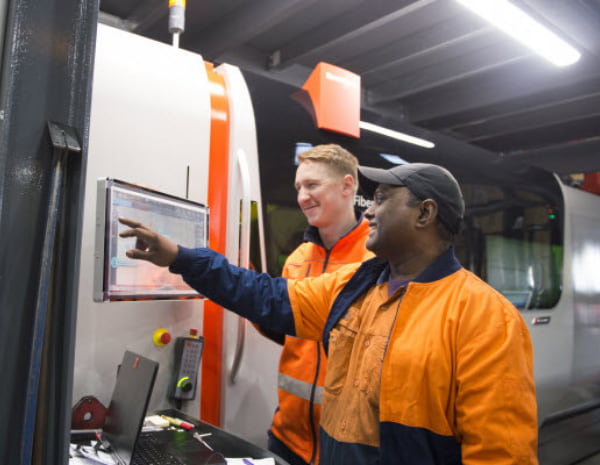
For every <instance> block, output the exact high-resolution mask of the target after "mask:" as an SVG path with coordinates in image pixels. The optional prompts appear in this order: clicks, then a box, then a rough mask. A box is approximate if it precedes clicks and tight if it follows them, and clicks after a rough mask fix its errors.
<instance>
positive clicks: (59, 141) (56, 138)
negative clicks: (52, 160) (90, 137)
mask: <svg viewBox="0 0 600 465" xmlns="http://www.w3.org/2000/svg"><path fill="white" fill-rule="evenodd" d="M48 132H49V133H50V140H51V142H52V145H53V146H54V153H62V154H65V155H66V154H67V153H81V145H80V144H79V139H78V138H77V134H76V132H75V129H73V128H72V127H70V126H66V125H64V124H60V123H54V122H52V121H48Z"/></svg>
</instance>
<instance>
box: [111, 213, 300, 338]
mask: <svg viewBox="0 0 600 465" xmlns="http://www.w3.org/2000/svg"><path fill="white" fill-rule="evenodd" d="M119 222H121V223H122V224H124V225H126V226H129V227H130V229H128V230H126V231H123V232H121V233H120V234H119V235H120V236H121V237H135V238H136V243H135V248H133V249H129V250H127V252H126V253H127V256H128V257H129V258H133V259H139V260H146V261H149V262H151V263H153V264H155V265H158V266H169V270H170V271H171V272H173V273H177V274H181V275H182V277H183V279H184V281H185V282H186V283H188V284H189V285H190V286H191V287H192V288H194V289H195V290H197V291H198V292H200V293H201V294H202V295H204V296H205V297H208V298H209V299H211V300H213V301H214V302H216V303H218V304H219V305H222V306H223V307H225V308H227V309H229V310H231V311H233V312H235V313H237V314H238V315H241V316H243V317H245V318H248V319H249V320H251V321H253V322H255V323H258V324H260V325H262V326H264V327H266V328H268V329H271V330H274V331H278V332H283V333H285V334H290V335H295V326H294V317H293V315H292V308H291V305H290V300H289V295H288V291H287V280H286V279H284V278H273V277H271V276H269V275H268V274H266V273H262V274H259V273H257V272H256V271H253V270H248V269H245V268H240V267H237V266H233V265H231V264H230V263H229V262H228V261H227V259H226V258H225V257H224V256H222V255H221V254H218V253H217V252H214V251H212V250H210V249H205V248H202V249H187V248H185V247H181V246H178V245H177V244H175V243H174V242H172V241H170V240H169V239H167V238H166V237H165V236H163V235H161V234H159V233H157V232H156V231H153V230H151V229H150V228H148V227H146V226H144V225H143V224H141V223H139V222H137V221H134V220H130V219H127V218H119Z"/></svg>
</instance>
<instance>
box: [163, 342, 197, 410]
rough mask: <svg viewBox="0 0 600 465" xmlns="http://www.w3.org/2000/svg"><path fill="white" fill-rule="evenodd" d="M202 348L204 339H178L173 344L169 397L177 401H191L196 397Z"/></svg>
mask: <svg viewBox="0 0 600 465" xmlns="http://www.w3.org/2000/svg"><path fill="white" fill-rule="evenodd" d="M203 348H204V338H203V337H202V336H197V337H178V338H177V340H176V342H175V374H174V378H173V383H172V388H171V397H172V398H173V399H177V400H191V399H193V398H194V397H195V395H196V385H197V384H198V372H199V370H200V359H201V358H202V349H203Z"/></svg>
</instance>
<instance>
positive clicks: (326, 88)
mask: <svg viewBox="0 0 600 465" xmlns="http://www.w3.org/2000/svg"><path fill="white" fill-rule="evenodd" d="M302 89H303V90H304V91H306V92H307V93H308V96H309V97H310V102H311V104H312V110H313V114H314V117H315V122H316V125H317V127H318V128H319V129H327V130H329V131H335V132H340V133H342V134H346V135H348V136H352V137H359V136H360V129H359V127H358V122H359V121H360V76H359V75H358V74H355V73H353V72H351V71H348V70H346V69H343V68H339V67H338V66H333V65H330V64H329V63H324V62H321V63H319V64H318V65H317V66H316V67H315V69H314V70H313V72H312V73H311V75H310V76H309V77H308V79H307V80H306V82H305V83H304V85H303V86H302ZM302 103H304V104H306V102H302Z"/></svg>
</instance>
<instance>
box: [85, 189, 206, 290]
mask: <svg viewBox="0 0 600 465" xmlns="http://www.w3.org/2000/svg"><path fill="white" fill-rule="evenodd" d="M208 216H209V212H208V207H207V206H205V205H202V204H200V203H196V202H192V201H190V200H186V199H182V198H179V197H175V196H172V195H169V194H165V193H162V192H158V191H156V190H153V189H149V188H146V187H142V186H138V185H135V184H130V183H127V182H123V181H118V180H116V179H110V178H109V179H99V180H98V206H97V222H96V224H97V230H96V257H95V262H96V263H95V276H94V300H96V301H100V302H101V301H116V300H151V299H181V298H199V297H201V296H200V295H199V294H198V293H197V292H196V291H194V290H193V289H191V288H190V287H189V286H188V285H187V284H186V283H185V282H184V281H183V279H182V278H181V276H180V275H176V274H172V273H170V272H169V269H168V268H165V267H159V266H156V265H153V264H152V263H149V262H146V261H144V260H131V259H129V258H127V256H126V255H125V252H126V250H128V249H132V248H134V246H135V240H136V239H135V238H121V237H119V233H120V232H122V231H124V230H125V229H127V226H125V225H122V224H121V223H119V221H118V218H119V217H125V218H130V219H132V220H135V221H139V222H140V223H143V224H144V225H146V226H148V227H149V228H151V229H153V230H154V231H157V232H159V233H160V234H163V235H164V236H166V237H168V238H169V239H170V240H172V241H173V242H175V243H177V244H181V245H183V246H185V247H190V248H197V247H206V246H207V244H208Z"/></svg>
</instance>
